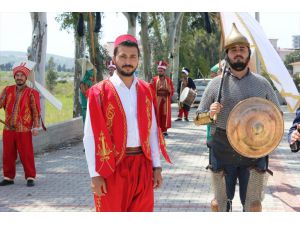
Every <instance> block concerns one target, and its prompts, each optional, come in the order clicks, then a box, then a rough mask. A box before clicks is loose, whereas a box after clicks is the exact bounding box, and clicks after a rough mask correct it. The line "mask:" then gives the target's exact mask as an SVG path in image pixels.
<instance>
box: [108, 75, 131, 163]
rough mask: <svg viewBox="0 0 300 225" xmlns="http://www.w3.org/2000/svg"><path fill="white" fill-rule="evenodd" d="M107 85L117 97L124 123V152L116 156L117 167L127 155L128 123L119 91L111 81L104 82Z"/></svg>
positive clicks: (117, 153)
mask: <svg viewBox="0 0 300 225" xmlns="http://www.w3.org/2000/svg"><path fill="white" fill-rule="evenodd" d="M104 82H105V84H107V85H108V86H109V88H110V89H111V91H112V93H113V95H114V97H115V100H116V102H117V106H118V108H119V111H120V112H121V114H122V116H121V120H122V122H123V128H124V129H123V135H124V136H123V140H124V141H123V143H122V150H121V151H120V152H116V155H118V157H117V158H116V165H118V164H119V163H120V162H121V160H122V159H123V156H124V154H125V149H126V143H127V122H126V115H125V112H124V109H123V106H122V103H121V99H120V97H119V95H118V93H117V90H116V89H115V87H114V85H113V84H112V83H111V81H109V80H105V81H104Z"/></svg>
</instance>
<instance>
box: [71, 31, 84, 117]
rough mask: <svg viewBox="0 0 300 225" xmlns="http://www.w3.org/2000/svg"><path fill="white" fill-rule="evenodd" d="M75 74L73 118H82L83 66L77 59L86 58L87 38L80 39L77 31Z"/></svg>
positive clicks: (75, 37) (75, 36) (75, 35)
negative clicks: (81, 84) (81, 87)
mask: <svg viewBox="0 0 300 225" xmlns="http://www.w3.org/2000/svg"><path fill="white" fill-rule="evenodd" d="M74 39H75V59H74V61H75V62H74V64H75V74H74V99H73V101H74V103H73V118H75V117H78V116H81V103H80V95H79V93H80V81H81V65H79V63H78V62H77V59H80V58H83V57H84V52H85V36H83V37H79V36H78V35H77V32H76V30H75V32H74Z"/></svg>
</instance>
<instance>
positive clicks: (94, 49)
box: [86, 13, 103, 81]
mask: <svg viewBox="0 0 300 225" xmlns="http://www.w3.org/2000/svg"><path fill="white" fill-rule="evenodd" d="M89 16H90V15H88V19H87V32H86V34H87V45H88V48H89V54H90V60H91V63H92V64H93V65H94V66H95V67H96V69H97V81H100V80H103V71H102V66H101V65H103V62H102V60H101V55H102V53H101V52H100V44H99V33H96V32H94V26H95V14H94V13H91V16H92V21H91V20H90V17H89ZM91 22H92V23H93V24H91ZM91 35H93V37H92V36H91ZM92 40H93V43H92Z"/></svg>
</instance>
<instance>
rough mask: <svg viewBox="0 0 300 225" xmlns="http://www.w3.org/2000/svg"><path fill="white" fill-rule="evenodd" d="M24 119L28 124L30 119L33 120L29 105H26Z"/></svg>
mask: <svg viewBox="0 0 300 225" xmlns="http://www.w3.org/2000/svg"><path fill="white" fill-rule="evenodd" d="M23 120H24V122H25V123H27V124H28V123H30V121H31V114H30V110H29V107H28V105H26V108H25V112H24V116H23Z"/></svg>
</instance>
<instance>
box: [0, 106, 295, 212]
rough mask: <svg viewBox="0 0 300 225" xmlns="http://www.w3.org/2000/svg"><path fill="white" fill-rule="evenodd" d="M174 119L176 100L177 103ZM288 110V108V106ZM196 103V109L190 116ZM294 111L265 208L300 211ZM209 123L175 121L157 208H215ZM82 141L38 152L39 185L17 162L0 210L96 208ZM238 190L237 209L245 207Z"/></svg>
mask: <svg viewBox="0 0 300 225" xmlns="http://www.w3.org/2000/svg"><path fill="white" fill-rule="evenodd" d="M172 108H173V111H172V117H173V118H172V119H173V121H174V119H175V118H176V115H177V106H176V104H174V105H173V106H172ZM283 110H284V111H286V108H285V107H283ZM194 111H195V109H194V108H193V109H192V112H191V114H190V115H191V117H192V116H193V115H194V113H193V112H194ZM293 116H294V115H293V114H289V113H285V114H284V118H285V128H286V130H285V136H284V138H283V139H282V142H281V143H280V145H279V146H278V149H277V150H276V151H275V152H274V153H272V155H271V157H270V158H271V159H270V169H271V170H272V171H273V172H274V176H273V177H270V178H269V182H268V188H267V189H266V195H265V200H264V202H263V208H264V211H300V163H299V162H300V153H296V154H294V153H291V151H290V149H289V146H288V145H287V140H286V132H287V129H288V127H289V126H290V125H291V122H292V119H293ZM205 129H206V128H205V126H200V127H196V126H194V124H193V123H192V122H173V128H171V129H170V130H169V137H168V138H167V139H166V142H167V146H168V151H169V154H170V157H171V159H172V161H173V164H172V165H167V164H165V163H163V166H164V170H163V176H164V186H163V188H162V189H160V190H158V191H156V192H155V211H180V212H185V211H190V212H203V211H205V212H206V211H210V208H209V205H210V201H211V199H212V191H211V186H210V174H209V172H208V171H207V170H206V169H205V167H206V165H207V163H208V152H207V148H206V145H205V143H204V140H205V135H206V131H205ZM82 150H83V145H82V143H74V144H72V145H70V146H65V147H63V148H61V149H56V150H54V151H53V150H52V151H50V152H47V153H44V154H40V155H37V156H36V167H37V172H38V174H37V177H38V178H37V181H36V186H34V187H32V188H29V187H26V185H25V180H24V179H23V168H22V166H21V165H20V164H18V166H17V177H16V179H15V184H14V185H12V186H6V187H0V212H4V211H23V212H28V211H43V212H44V211H75V212H78V211H94V206H93V200H92V195H91V191H90V188H89V185H90V178H89V175H88V170H87V166H86V161H85V155H84V153H83V151H82ZM238 196H239V195H238V192H236V197H235V199H234V201H233V211H237V212H238V211H241V206H240V204H239V198H238Z"/></svg>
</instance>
